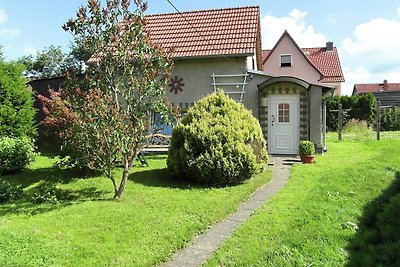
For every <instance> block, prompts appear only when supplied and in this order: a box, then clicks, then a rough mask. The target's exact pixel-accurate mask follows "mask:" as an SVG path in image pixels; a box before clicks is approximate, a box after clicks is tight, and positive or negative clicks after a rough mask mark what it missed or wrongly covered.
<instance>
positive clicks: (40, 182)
mask: <svg viewBox="0 0 400 267" xmlns="http://www.w3.org/2000/svg"><path fill="white" fill-rule="evenodd" d="M53 161H54V160H52V159H50V158H48V157H43V156H40V157H38V158H37V160H36V162H35V163H34V164H33V166H32V167H31V168H29V169H28V170H26V171H25V172H24V173H22V174H18V175H13V176H5V177H1V178H0V179H5V180H7V181H9V182H10V183H12V184H14V185H15V186H21V187H22V188H23V189H24V194H23V198H22V199H20V200H18V201H14V202H6V203H2V204H1V203H0V266H150V265H154V264H157V263H160V262H163V261H166V260H168V258H169V257H170V256H171V255H172V254H173V253H174V252H175V251H176V250H177V249H180V248H182V247H184V246H186V245H187V244H188V242H190V241H191V240H192V239H193V238H194V237H195V236H196V234H199V233H201V232H203V231H204V230H206V229H207V227H208V226H209V225H211V224H213V223H215V222H216V221H219V220H221V219H223V218H225V217H226V216H227V215H228V214H230V213H232V212H234V211H235V209H236V208H237V206H238V204H239V203H240V202H241V201H243V200H245V199H247V198H248V196H249V195H250V193H251V192H252V191H254V190H255V189H256V188H258V187H259V186H260V185H261V184H263V183H265V182H267V181H268V180H269V179H270V176H271V175H270V173H269V172H264V173H262V174H260V175H257V176H255V177H254V178H253V179H252V180H250V181H249V182H247V183H245V184H242V185H238V186H233V187H227V188H219V189H217V188H201V187H196V186H191V185H190V184H187V183H184V182H176V181H173V180H171V179H170V178H168V177H167V176H166V169H165V167H166V157H163V156H157V157H149V160H148V161H149V164H150V167H139V166H135V167H134V168H133V173H132V174H131V175H130V177H129V182H128V185H127V189H126V192H125V196H124V199H123V200H122V201H114V200H112V199H111V198H112V196H113V189H112V184H111V182H110V181H109V179H107V178H105V177H87V178H82V177H81V176H80V175H79V173H77V172H74V171H71V170H60V169H56V168H53V167H52V164H53ZM116 172H117V173H118V175H120V173H121V172H120V171H119V170H116ZM42 186H56V189H57V196H58V200H57V201H56V203H57V204H49V203H43V204H40V205H37V204H34V203H32V200H31V199H32V197H33V196H35V194H37V192H38V188H40V187H42Z"/></svg>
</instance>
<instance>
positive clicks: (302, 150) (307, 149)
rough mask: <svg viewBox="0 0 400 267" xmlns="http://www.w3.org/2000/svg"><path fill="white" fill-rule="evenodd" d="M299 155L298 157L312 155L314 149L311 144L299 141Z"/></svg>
mask: <svg viewBox="0 0 400 267" xmlns="http://www.w3.org/2000/svg"><path fill="white" fill-rule="evenodd" d="M299 154H300V155H314V154H315V147H314V144H313V142H310V141H305V140H303V141H300V144H299Z"/></svg>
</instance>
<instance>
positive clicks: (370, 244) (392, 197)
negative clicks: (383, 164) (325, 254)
mask: <svg viewBox="0 0 400 267" xmlns="http://www.w3.org/2000/svg"><path fill="white" fill-rule="evenodd" d="M347 248H348V251H349V253H350V257H349V263H348V266H400V257H399V255H400V172H396V174H395V179H394V181H393V182H392V184H391V185H390V186H389V187H388V188H387V189H386V190H385V191H383V192H382V194H381V195H380V196H379V197H378V198H376V199H374V200H373V201H371V202H370V203H369V204H368V205H367V206H365V207H364V212H363V215H362V218H361V219H360V224H359V230H358V232H357V234H356V235H355V236H354V237H353V238H352V240H350V243H349V245H348V247H347Z"/></svg>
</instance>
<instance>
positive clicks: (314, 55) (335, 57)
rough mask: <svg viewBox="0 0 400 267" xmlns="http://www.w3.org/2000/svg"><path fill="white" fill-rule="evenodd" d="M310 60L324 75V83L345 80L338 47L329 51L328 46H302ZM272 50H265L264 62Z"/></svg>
mask: <svg viewBox="0 0 400 267" xmlns="http://www.w3.org/2000/svg"><path fill="white" fill-rule="evenodd" d="M300 49H301V51H302V52H303V53H304V55H305V56H306V58H307V59H308V60H309V62H310V63H311V64H312V65H313V66H314V68H316V69H317V70H318V71H319V72H320V73H321V74H322V76H323V78H322V79H321V80H320V82H322V83H336V82H344V76H343V72H342V67H341V65H340V60H339V54H338V52H337V49H336V47H334V48H333V50H331V51H328V50H326V47H316V48H300ZM270 52H271V50H263V51H262V57H263V64H264V63H265V61H266V59H267V57H268V56H269V54H270Z"/></svg>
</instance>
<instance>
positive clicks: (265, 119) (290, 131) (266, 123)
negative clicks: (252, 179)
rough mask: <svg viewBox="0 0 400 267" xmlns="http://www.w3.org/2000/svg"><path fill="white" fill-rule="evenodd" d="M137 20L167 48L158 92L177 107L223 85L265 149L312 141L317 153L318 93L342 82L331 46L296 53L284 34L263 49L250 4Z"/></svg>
mask: <svg viewBox="0 0 400 267" xmlns="http://www.w3.org/2000/svg"><path fill="white" fill-rule="evenodd" d="M145 18H146V30H147V31H148V33H149V37H150V39H151V40H152V41H153V42H154V43H156V44H158V45H159V46H161V47H162V48H164V49H168V48H173V54H172V56H173V60H174V69H173V71H172V75H171V78H170V81H169V83H168V88H166V97H167V98H168V99H169V100H170V101H171V102H172V103H173V104H174V105H175V106H179V107H181V108H182V110H183V111H185V110H186V109H187V108H189V107H191V106H192V105H193V104H194V102H196V101H197V100H199V99H201V98H202V97H204V96H206V95H208V94H211V93H213V92H219V91H224V92H225V93H226V94H228V95H229V96H230V97H232V98H233V99H235V100H236V101H238V102H240V103H242V104H243V105H244V106H246V107H247V108H248V109H250V110H251V111H252V113H253V115H254V116H255V117H256V118H258V119H259V122H260V125H261V128H262V130H263V133H264V136H265V138H266V140H267V144H268V151H269V153H270V154H297V153H298V144H299V142H300V140H310V141H312V142H313V143H314V144H315V146H316V151H318V152H322V151H323V150H324V149H325V148H326V147H325V141H324V140H325V139H324V134H325V127H324V125H325V121H326V120H325V117H326V112H325V108H324V107H325V106H324V105H325V103H326V102H325V98H326V97H327V96H331V95H333V92H334V91H335V90H336V91H337V90H340V82H341V81H343V80H344V79H343V74H342V71H341V68H340V62H339V57H338V55H337V51H336V48H334V47H333V46H332V48H329V49H327V48H319V49H318V48H314V49H308V50H304V51H303V50H301V49H300V48H299V47H298V46H297V44H296V43H295V42H294V40H293V39H292V38H291V37H290V35H289V33H287V32H285V33H284V34H283V35H282V37H281V38H280V40H279V41H278V43H277V45H276V46H275V47H274V48H273V49H272V50H270V51H269V52H266V51H264V52H263V51H262V49H261V47H262V46H261V29H260V10H259V7H257V6H250V7H237V8H223V9H213V10H200V11H190V12H179V13H169V14H156V15H147V16H146V17H145ZM271 27H273V25H271ZM307 51H308V52H307ZM263 55H264V57H263ZM288 55H290V57H289V56H288ZM273 65H275V66H273ZM158 116H159V114H154V117H153V119H154V120H157V119H158ZM162 133H164V134H170V133H171V129H170V128H166V129H164V132H162Z"/></svg>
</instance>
